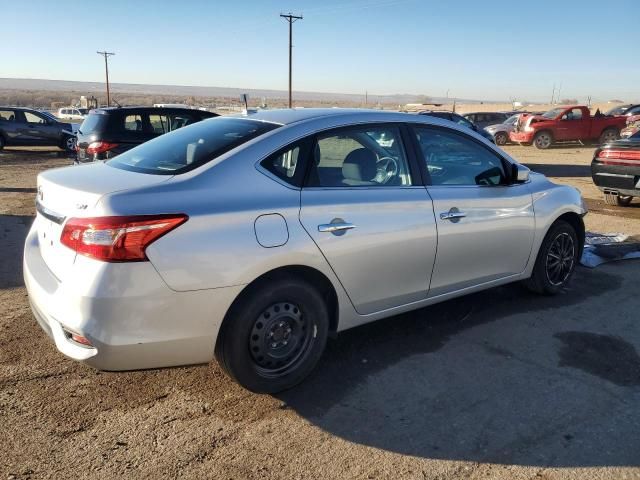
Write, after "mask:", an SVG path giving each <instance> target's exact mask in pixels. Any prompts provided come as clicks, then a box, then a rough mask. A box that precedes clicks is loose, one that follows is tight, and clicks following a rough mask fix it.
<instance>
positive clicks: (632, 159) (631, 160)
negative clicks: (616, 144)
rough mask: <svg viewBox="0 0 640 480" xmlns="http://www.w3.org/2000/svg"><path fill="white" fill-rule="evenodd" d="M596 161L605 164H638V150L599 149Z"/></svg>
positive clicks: (639, 157) (639, 163)
mask: <svg viewBox="0 0 640 480" xmlns="http://www.w3.org/2000/svg"><path fill="white" fill-rule="evenodd" d="M598 161H600V162H601V163H604V164H605V165H625V166H626V165H632V166H633V165H640V151H637V150H601V151H600V152H599V153H598Z"/></svg>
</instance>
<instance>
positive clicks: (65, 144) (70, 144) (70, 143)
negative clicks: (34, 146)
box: [60, 135, 76, 153]
mask: <svg viewBox="0 0 640 480" xmlns="http://www.w3.org/2000/svg"><path fill="white" fill-rule="evenodd" d="M60 148H61V149H62V150H64V151H65V152H68V153H75V152H76V137H74V136H72V135H65V136H64V137H62V143H61V144H60Z"/></svg>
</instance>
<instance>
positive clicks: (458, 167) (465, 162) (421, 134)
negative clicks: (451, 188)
mask: <svg viewBox="0 0 640 480" xmlns="http://www.w3.org/2000/svg"><path fill="white" fill-rule="evenodd" d="M415 134H416V138H417V140H418V144H419V145H420V149H421V150H422V155H423V156H424V159H425V162H426V163H427V171H428V172H429V176H430V178H431V184H432V185H484V186H496V185H504V184H506V183H507V182H506V179H507V177H506V175H505V170H504V166H503V164H502V159H501V158H500V157H499V156H498V155H496V154H495V153H493V152H491V151H490V150H489V149H487V148H486V147H484V146H483V145H480V144H479V143H477V142H475V141H474V140H473V139H471V138H469V137H467V136H466V135H462V134H459V133H456V132H453V131H448V130H444V129H434V128H425V127H415Z"/></svg>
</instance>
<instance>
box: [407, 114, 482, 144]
mask: <svg viewBox="0 0 640 480" xmlns="http://www.w3.org/2000/svg"><path fill="white" fill-rule="evenodd" d="M418 114H419V115H428V116H430V117H436V118H443V119H445V120H449V121H450V122H453V123H457V124H458V125H462V126H463V127H466V128H468V129H469V130H473V131H474V132H477V133H478V134H480V135H481V136H483V137H484V138H486V139H487V140H489V141H490V142H491V143H495V141H494V139H493V135H491V134H490V133H488V132H487V131H486V130H485V129H484V128H482V127H479V126H478V125H476V124H475V123H473V122H472V121H471V120H469V119H468V118H466V117H464V116H462V115H459V114H457V113H455V112H450V111H448V110H423V111H421V112H418Z"/></svg>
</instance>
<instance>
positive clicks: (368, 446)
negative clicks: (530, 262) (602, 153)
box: [0, 146, 640, 480]
mask: <svg viewBox="0 0 640 480" xmlns="http://www.w3.org/2000/svg"><path fill="white" fill-rule="evenodd" d="M506 150H507V151H508V152H509V153H510V154H512V155H513V156H514V157H515V158H517V159H519V160H521V161H522V162H523V163H525V164H528V165H529V166H530V167H532V168H533V169H534V170H537V171H541V172H543V173H546V174H548V175H549V176H551V177H552V178H553V179H554V180H555V181H558V182H562V183H570V184H572V185H575V186H577V187H578V188H580V189H581V191H582V192H583V195H584V197H585V198H586V199H587V203H588V205H589V207H590V209H591V213H590V214H589V215H588V216H587V217H586V222H587V226H588V229H589V230H592V231H597V232H620V233H627V234H630V235H636V236H640V202H638V201H636V200H634V203H633V206H632V207H629V208H626V209H623V208H618V207H609V206H606V207H605V206H604V204H603V203H602V201H601V196H600V194H599V192H598V191H597V189H596V188H595V187H593V185H592V184H591V179H590V176H589V162H590V159H591V155H592V152H593V149H591V148H581V147H575V146H572V147H562V148H554V149H551V150H549V151H545V152H541V151H538V150H535V149H534V148H532V147H515V146H508V147H506ZM68 163H69V160H68V159H66V158H64V157H60V156H58V154H57V153H55V152H54V153H47V152H44V151H37V152H4V153H0V245H1V246H2V249H1V250H0V431H1V432H2V433H3V434H2V435H0V478H7V479H18V478H20V479H22V478H114V477H120V478H159V477H173V478H176V477H181V478H224V479H263V478H278V479H294V478H295V479H298V478H300V479H302V478H305V479H306V478H309V479H321V478H322V479H324V478H326V479H329V478H357V479H383V478H384V479H387V478H388V479H401V478H402V479H404V478H407V479H441V480H443V479H458V478H465V479H487V478H509V479H511V478H513V479H560V478H563V479H564V478H571V479H584V478H589V479H596V478H603V479H604V478H609V479H616V480H617V479H622V478H640V434H639V433H638V432H640V411H639V410H638V408H637V406H638V404H639V402H640V355H639V354H638V348H640V329H639V328H638V325H637V319H638V317H637V312H638V311H640V300H638V295H637V281H638V278H640V261H624V262H618V263H611V264H606V265H603V266H601V267H598V268H596V269H585V268H579V269H578V270H577V272H576V277H575V279H574V281H573V283H572V286H571V288H569V289H568V290H567V292H565V293H564V294H563V295H560V296H557V297H551V298H542V297H537V296H535V295H532V294H529V293H527V292H525V291H524V290H523V289H521V288H520V287H519V286H518V285H511V286H506V287H500V288H496V289H492V290H490V291H487V292H483V293H480V294H475V295H472V296H469V297H465V298H464V299H458V300H453V301H450V302H446V303H444V304H440V305H436V306H433V307H429V308H425V309H422V310H419V311H416V312H412V313H410V314H405V315H401V316H397V317H393V318H390V319H386V320H383V321H380V322H376V323H374V324H371V325H366V326H363V327H359V328H357V329H353V330H351V331H348V332H345V333H344V334H341V335H339V336H338V338H337V339H335V340H332V341H330V343H329V347H328V350H327V352H326V354H325V356H324V357H323V360H322V361H321V364H320V365H319V368H318V369H317V371H316V372H315V373H314V374H313V375H312V376H311V378H309V379H308V380H307V381H306V382H305V383H303V384H302V385H301V386H299V387H297V388H295V389H294V390H292V391H289V392H286V393H285V394H282V395H278V396H269V395H254V394H251V393H249V392H247V391H245V390H243V389H242V388H240V387H239V386H237V385H236V384H234V383H233V382H232V381H230V380H229V379H228V378H227V377H225V376H224V374H223V373H222V372H221V370H220V369H219V368H218V366H217V365H216V364H215V363H213V364H211V365H201V366H192V367H181V368H171V369H160V370H149V371H143V372H129V373H106V372H98V371H95V370H93V369H91V368H89V367H87V366H84V365H82V364H79V363H76V362H73V361H71V360H68V359H66V358H65V357H64V356H62V355H61V354H59V353H58V352H57V351H56V349H55V347H54V346H53V344H52V343H51V341H50V340H49V339H48V337H47V336H46V335H45V334H44V332H42V331H41V330H40V328H39V327H38V325H37V324H36V322H35V320H34V319H33V317H32V315H31V313H30V311H29V306H28V298H27V295H26V291H25V288H24V285H23V282H22V273H21V255H22V243H23V241H24V237H25V235H26V232H27V230H28V228H29V225H30V223H31V221H32V217H33V215H34V196H35V178H36V174H37V173H38V172H40V171H42V170H44V169H47V168H51V167H55V166H61V165H66V164H68Z"/></svg>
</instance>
